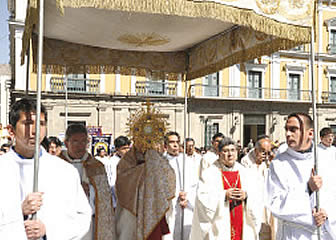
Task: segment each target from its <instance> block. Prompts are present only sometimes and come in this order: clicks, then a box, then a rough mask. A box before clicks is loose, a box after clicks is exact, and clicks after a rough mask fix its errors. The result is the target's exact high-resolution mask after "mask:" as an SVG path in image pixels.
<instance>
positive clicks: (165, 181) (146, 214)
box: [116, 104, 178, 240]
mask: <svg viewBox="0 0 336 240" xmlns="http://www.w3.org/2000/svg"><path fill="white" fill-rule="evenodd" d="M160 116H161V115H159V113H158V112H155V109H150V106H149V104H148V109H147V111H140V112H137V114H135V115H134V118H132V119H131V120H130V125H129V126H130V130H129V132H130V136H131V138H132V141H133V145H132V148H131V149H130V151H128V152H127V153H126V154H125V155H124V156H123V157H122V158H121V160H120V161H119V164H118V167H117V180H116V193H117V196H118V203H117V207H116V223H117V224H116V232H117V239H118V240H135V239H146V240H160V239H163V238H164V236H166V234H168V233H169V232H171V230H170V229H169V227H168V224H167V220H166V214H167V211H168V208H169V207H170V205H171V201H172V199H173V197H174V194H175V174H174V170H173V169H172V168H171V166H170V165H169V162H168V160H167V159H166V158H164V157H162V155H161V154H160V153H158V152H157V151H156V150H155V149H156V148H157V145H158V144H160V142H161V141H162V138H163V135H164V132H165V121H164V119H161V118H160ZM144 123H145V124H144ZM177 151H178V148H177Z"/></svg>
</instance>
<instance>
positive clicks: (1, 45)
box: [0, 0, 9, 64]
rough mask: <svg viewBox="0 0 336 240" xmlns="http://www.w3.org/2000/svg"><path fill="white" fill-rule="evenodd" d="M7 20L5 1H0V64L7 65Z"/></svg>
mask: <svg viewBox="0 0 336 240" xmlns="http://www.w3.org/2000/svg"><path fill="white" fill-rule="evenodd" d="M8 18H9V13H8V8H7V0H0V64H2V63H9V39H8V37H9V30H8V22H7V20H8Z"/></svg>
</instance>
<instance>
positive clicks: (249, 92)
mask: <svg viewBox="0 0 336 240" xmlns="http://www.w3.org/2000/svg"><path fill="white" fill-rule="evenodd" d="M209 93H211V94H209ZM189 95H190V96H191V97H195V98H222V99H223V98H230V99H232V98H236V99H254V100H258V99H260V100H279V101H311V91H309V90H293V89H276V88H249V87H235V86H221V85H218V86H209V85H203V84H194V85H191V87H190V90H189Z"/></svg>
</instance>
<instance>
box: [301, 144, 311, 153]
mask: <svg viewBox="0 0 336 240" xmlns="http://www.w3.org/2000/svg"><path fill="white" fill-rule="evenodd" d="M312 151H313V144H312V145H311V146H310V148H308V149H306V150H303V151H297V152H299V153H310V152H312Z"/></svg>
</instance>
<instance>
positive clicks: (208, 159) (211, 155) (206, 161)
mask: <svg viewBox="0 0 336 240" xmlns="http://www.w3.org/2000/svg"><path fill="white" fill-rule="evenodd" d="M223 138H224V134H223V133H220V132H219V133H216V134H215V135H213V136H212V141H211V144H212V147H211V149H210V150H208V151H207V152H206V154H204V155H203V158H202V163H201V169H205V168H207V167H209V166H210V165H211V164H213V163H214V162H215V161H216V160H217V159H218V143H219V142H220V141H222V139H223ZM201 171H202V170H201Z"/></svg>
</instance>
